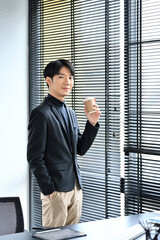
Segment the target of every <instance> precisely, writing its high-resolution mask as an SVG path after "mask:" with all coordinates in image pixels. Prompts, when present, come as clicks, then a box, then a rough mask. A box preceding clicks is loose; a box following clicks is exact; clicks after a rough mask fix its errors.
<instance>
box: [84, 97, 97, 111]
mask: <svg viewBox="0 0 160 240" xmlns="http://www.w3.org/2000/svg"><path fill="white" fill-rule="evenodd" d="M94 99H95V98H94V97H86V98H85V99H84V100H83V103H84V104H85V106H86V110H87V112H88V113H93V112H95V111H94V106H93V105H94V104H95V100H94Z"/></svg>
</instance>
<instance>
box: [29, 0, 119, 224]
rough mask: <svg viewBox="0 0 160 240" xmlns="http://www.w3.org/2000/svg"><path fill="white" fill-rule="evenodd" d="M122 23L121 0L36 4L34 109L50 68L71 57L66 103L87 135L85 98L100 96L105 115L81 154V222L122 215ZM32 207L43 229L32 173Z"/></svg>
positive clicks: (32, 16) (35, 221) (33, 23)
mask: <svg viewBox="0 0 160 240" xmlns="http://www.w3.org/2000/svg"><path fill="white" fill-rule="evenodd" d="M35 13H36V14H35ZM119 19H120V1H119V0H116V1H114V2H113V1H105V0H92V1H86V0H76V1H70V0H64V1H60V0H57V1H47V0H41V1H33V0H32V1H30V110H31V109H32V108H33V107H34V106H35V105H37V104H39V102H41V101H42V99H43V98H44V96H45V95H47V92H48V89H47V87H46V84H45V81H44V79H43V74H42V72H43V69H44V67H45V65H46V64H47V63H48V62H49V61H52V60H56V59H58V58H66V59H68V60H70V61H71V62H72V63H73V65H74V67H75V72H76V75H75V80H74V88H73V90H72V94H71V95H70V96H69V97H67V98H66V103H67V105H68V106H70V107H72V108H73V109H75V111H76V114H77V118H78V122H79V127H80V129H81V131H83V129H84V125H85V123H86V117H85V114H84V107H83V99H84V97H86V96H94V97H96V99H97V103H98V105H99V106H100V108H101V111H102V115H101V118H100V130H99V132H98V135H97V137H96V140H95V141H94V143H93V145H92V147H91V148H90V150H89V151H88V152H87V154H86V155H85V156H82V157H80V156H78V162H79V165H80V168H81V175H82V182H83V186H84V190H83V194H84V198H83V209H82V217H81V222H83V221H91V220H96V219H103V218H106V217H107V218H109V217H116V216H119V215H120V38H119V34H120V32H119V29H120V21H119ZM37 96H38V99H39V100H37ZM31 205H32V212H33V214H32V217H31V222H32V223H31V225H34V226H38V225H40V224H41V222H40V220H39V219H40V217H41V210H40V208H41V202H40V198H39V188H38V186H37V184H36V181H35V179H34V177H33V176H32V175H31Z"/></svg>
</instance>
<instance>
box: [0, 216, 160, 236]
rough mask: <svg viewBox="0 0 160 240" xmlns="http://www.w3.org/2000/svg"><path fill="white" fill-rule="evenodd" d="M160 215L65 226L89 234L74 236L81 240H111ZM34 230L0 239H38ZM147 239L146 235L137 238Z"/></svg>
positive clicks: (126, 217) (127, 217)
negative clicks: (33, 234)
mask: <svg viewBox="0 0 160 240" xmlns="http://www.w3.org/2000/svg"><path fill="white" fill-rule="evenodd" d="M154 216H158V217H160V212H155V213H145V214H139V215H131V216H125V217H118V218H112V219H104V220H98V221H92V222H86V223H79V224H74V225H70V226H65V227H63V228H70V229H74V230H77V231H81V232H84V233H86V234H87V236H84V237H79V238H74V239H79V240H111V239H112V238H113V237H114V236H115V235H117V234H121V233H123V231H124V230H125V229H127V228H129V227H131V226H132V225H134V224H136V223H138V220H140V219H142V218H143V219H149V218H150V217H154ZM32 233H33V232H28V231H26V232H23V233H17V234H10V235H4V236H0V240H2V239H3V240H36V238H33V237H32ZM137 239H138V240H140V239H142V240H143V239H145V237H144V236H141V237H139V238H137Z"/></svg>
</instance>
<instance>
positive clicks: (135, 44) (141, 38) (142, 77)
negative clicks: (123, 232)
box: [125, 0, 160, 214]
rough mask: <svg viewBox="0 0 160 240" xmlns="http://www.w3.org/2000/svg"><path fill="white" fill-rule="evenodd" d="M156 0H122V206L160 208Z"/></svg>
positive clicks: (159, 28) (134, 210)
mask: <svg viewBox="0 0 160 240" xmlns="http://www.w3.org/2000/svg"><path fill="white" fill-rule="evenodd" d="M159 9H160V2H159V1H158V0H152V1H151V0H148V1H146V0H136V1H135V0H134V1H133V0H130V1H125V40H126V42H125V57H126V58H125V59H126V62H125V92H126V98H125V135H126V141H125V152H126V163H125V164H126V174H125V203H126V207H125V212H126V214H134V213H141V212H149V211H155V210H159V209H160V175H159V172H160V11H159Z"/></svg>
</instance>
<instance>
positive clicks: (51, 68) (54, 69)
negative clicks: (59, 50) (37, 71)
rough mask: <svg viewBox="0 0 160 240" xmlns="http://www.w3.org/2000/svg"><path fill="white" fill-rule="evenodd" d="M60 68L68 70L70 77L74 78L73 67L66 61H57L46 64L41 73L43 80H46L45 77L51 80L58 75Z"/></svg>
mask: <svg viewBox="0 0 160 240" xmlns="http://www.w3.org/2000/svg"><path fill="white" fill-rule="evenodd" d="M62 67H66V68H68V69H69V71H70V73H71V75H72V76H73V77H74V75H75V71H74V67H73V65H72V63H71V62H69V61H68V60H66V59H58V60H56V61H52V62H50V63H48V64H47V66H46V67H45V69H44V71H43V76H44V78H46V77H50V78H53V76H54V75H55V74H58V73H59V71H60V69H61V68H62Z"/></svg>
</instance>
